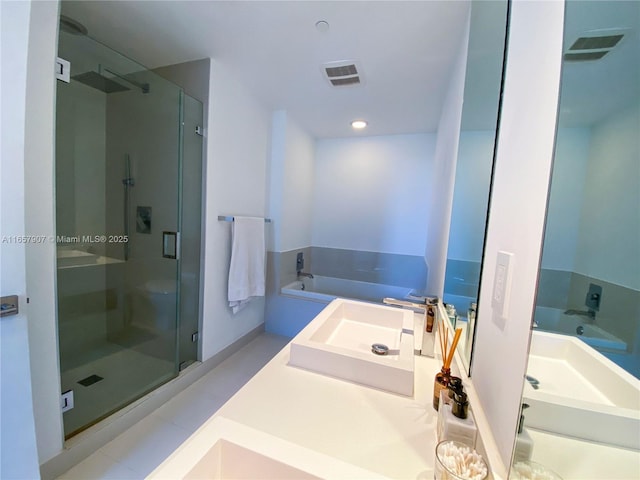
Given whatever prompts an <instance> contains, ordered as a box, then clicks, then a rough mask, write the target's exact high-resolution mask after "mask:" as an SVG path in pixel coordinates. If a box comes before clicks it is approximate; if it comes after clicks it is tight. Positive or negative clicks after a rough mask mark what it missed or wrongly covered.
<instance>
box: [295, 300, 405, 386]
mask: <svg viewBox="0 0 640 480" xmlns="http://www.w3.org/2000/svg"><path fill="white" fill-rule="evenodd" d="M373 344H382V345H384V346H386V347H387V348H388V353H387V354H386V355H378V354H375V353H373V352H372V345H373ZM413 349H414V346H413V312H411V311H409V310H402V309H398V308H394V307H387V306H383V305H378V304H374V303H367V302H358V301H354V300H346V299H342V298H338V299H336V300H333V301H332V302H331V303H330V304H329V305H328V306H327V307H326V308H325V309H324V310H323V311H322V312H320V314H318V316H317V317H316V318H314V319H313V320H312V321H311V322H310V323H309V325H307V326H306V327H305V328H304V330H302V332H300V333H299V334H298V336H297V337H296V338H294V339H293V341H292V342H291V353H290V358H289V364H290V365H294V366H297V367H301V368H304V369H307V370H312V371H314V372H318V373H322V374H324V375H329V376H332V377H337V378H341V379H343V380H349V381H352V382H355V383H359V384H362V385H367V386H370V387H375V388H379V389H382V390H386V391H389V392H394V393H399V394H401V395H407V396H411V395H413V372H414V358H413Z"/></svg>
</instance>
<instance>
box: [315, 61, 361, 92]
mask: <svg viewBox="0 0 640 480" xmlns="http://www.w3.org/2000/svg"><path fill="white" fill-rule="evenodd" d="M322 71H323V73H324V76H325V78H326V79H327V80H328V81H329V83H330V84H331V85H333V86H334V87H344V86H351V85H360V84H362V83H363V78H362V73H361V70H360V68H359V66H358V65H357V64H356V62H354V61H353V60H343V61H340V62H329V63H325V64H324V65H322Z"/></svg>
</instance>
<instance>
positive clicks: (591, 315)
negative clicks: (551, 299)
mask: <svg viewBox="0 0 640 480" xmlns="http://www.w3.org/2000/svg"><path fill="white" fill-rule="evenodd" d="M564 314H565V315H580V316H581V317H586V318H588V319H589V322H591V323H593V322H594V321H595V319H596V311H595V310H592V309H589V310H572V309H569V310H565V311H564Z"/></svg>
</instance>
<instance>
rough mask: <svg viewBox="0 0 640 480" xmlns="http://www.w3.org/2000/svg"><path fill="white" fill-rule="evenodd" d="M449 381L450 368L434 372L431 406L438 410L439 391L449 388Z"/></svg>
mask: <svg viewBox="0 0 640 480" xmlns="http://www.w3.org/2000/svg"><path fill="white" fill-rule="evenodd" d="M450 381H451V369H450V368H444V367H442V369H441V370H440V371H439V372H438V373H436V378H435V380H434V381H433V408H435V409H436V410H438V406H439V405H440V392H441V391H442V390H447V388H449V382H450Z"/></svg>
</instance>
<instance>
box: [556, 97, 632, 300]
mask: <svg viewBox="0 0 640 480" xmlns="http://www.w3.org/2000/svg"><path fill="white" fill-rule="evenodd" d="M638 132H640V106H639V105H638V103H636V105H635V106H633V107H631V108H627V109H626V110H624V111H621V112H618V113H616V114H614V115H612V116H611V117H609V118H607V119H606V120H604V121H603V122H601V123H600V124H598V125H595V126H594V127H593V128H592V135H591V148H590V151H589V160H588V168H587V169H586V181H585V187H584V197H583V198H584V201H583V205H582V212H581V216H580V232H579V237H578V240H577V249H576V250H577V253H576V268H575V271H576V272H577V273H581V274H583V275H587V276H590V277H595V278H599V279H602V280H606V281H608V282H611V283H615V284H618V285H622V286H625V287H628V288H633V289H635V290H640V275H638V272H639V271H640V248H638V245H640V215H639V214H638V206H640V166H639V165H638V159H640V141H638ZM583 170H584V167H583ZM554 178H555V171H554ZM612 245H615V247H613V248H612Z"/></svg>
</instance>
